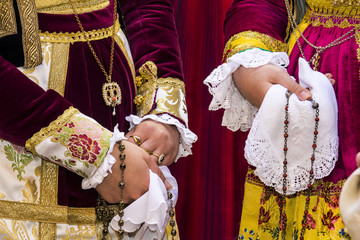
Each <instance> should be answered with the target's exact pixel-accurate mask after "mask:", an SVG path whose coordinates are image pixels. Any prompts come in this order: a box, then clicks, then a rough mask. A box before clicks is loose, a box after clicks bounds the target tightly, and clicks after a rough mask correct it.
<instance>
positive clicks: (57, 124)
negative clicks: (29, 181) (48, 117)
mask: <svg viewBox="0 0 360 240" xmlns="http://www.w3.org/2000/svg"><path fill="white" fill-rule="evenodd" d="M78 113H79V110H77V109H76V108H73V107H70V108H69V109H67V110H65V111H64V113H63V114H62V115H60V116H59V117H58V118H57V119H56V120H55V121H53V122H51V123H50V125H49V126H47V127H44V128H42V129H41V130H40V131H39V132H37V133H35V134H34V135H33V136H32V137H31V138H30V139H28V140H27V141H26V144H25V148H26V149H27V150H28V151H30V152H32V153H33V154H34V155H36V150H35V147H36V145H38V144H39V143H41V142H42V141H44V140H45V139H46V138H48V137H50V136H52V135H53V134H54V132H56V131H57V130H58V129H59V128H61V126H63V125H64V124H65V123H66V122H67V121H69V120H70V119H71V118H72V117H73V116H74V115H76V114H78Z"/></svg>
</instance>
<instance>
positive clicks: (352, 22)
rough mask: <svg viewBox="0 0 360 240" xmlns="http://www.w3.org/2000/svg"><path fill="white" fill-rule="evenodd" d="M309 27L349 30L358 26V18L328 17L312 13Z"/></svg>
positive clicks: (359, 22) (327, 15)
mask: <svg viewBox="0 0 360 240" xmlns="http://www.w3.org/2000/svg"><path fill="white" fill-rule="evenodd" d="M311 21H312V23H311V25H312V26H314V27H319V26H323V27H325V28H333V27H338V28H342V29H344V28H349V27H354V26H359V24H360V16H350V17H346V16H341V15H330V14H321V13H312V16H311Z"/></svg>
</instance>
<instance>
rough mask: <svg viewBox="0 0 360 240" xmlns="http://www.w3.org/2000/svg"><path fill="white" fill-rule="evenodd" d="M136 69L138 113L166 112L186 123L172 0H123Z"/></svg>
mask: <svg viewBox="0 0 360 240" xmlns="http://www.w3.org/2000/svg"><path fill="white" fill-rule="evenodd" d="M120 6H121V11H122V13H123V15H124V22H125V26H126V31H127V35H128V40H129V44H130V48H131V52H132V56H133V60H134V63H135V68H136V72H137V78H136V85H137V87H138V91H137V93H138V95H137V97H136V98H135V104H136V105H137V110H138V115H139V116H140V117H143V116H144V115H147V114H163V113H167V114H169V115H171V116H173V117H175V118H177V119H178V120H180V121H181V122H182V123H185V124H186V123H187V111H186V104H185V86H184V83H183V81H182V80H183V72H182V62H181V56H180V47H179V40H178V35H177V32H176V28H175V20H174V15H173V7H172V4H171V2H170V0H160V1H159V0H120Z"/></svg>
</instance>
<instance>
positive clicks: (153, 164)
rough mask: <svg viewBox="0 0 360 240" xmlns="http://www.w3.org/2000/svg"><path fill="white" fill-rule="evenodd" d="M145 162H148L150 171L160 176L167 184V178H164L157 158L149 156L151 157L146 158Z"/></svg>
mask: <svg viewBox="0 0 360 240" xmlns="http://www.w3.org/2000/svg"><path fill="white" fill-rule="evenodd" d="M145 161H146V163H147V165H148V167H149V169H150V170H151V171H152V172H153V173H155V174H156V175H158V176H159V177H160V178H161V180H162V181H163V182H164V183H165V176H164V174H163V172H162V171H161V170H160V168H159V166H158V165H157V164H156V161H157V157H155V156H149V157H147V158H145Z"/></svg>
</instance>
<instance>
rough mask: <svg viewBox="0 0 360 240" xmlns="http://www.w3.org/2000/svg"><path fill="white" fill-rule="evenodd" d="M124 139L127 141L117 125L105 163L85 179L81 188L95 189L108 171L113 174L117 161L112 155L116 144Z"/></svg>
mask: <svg viewBox="0 0 360 240" xmlns="http://www.w3.org/2000/svg"><path fill="white" fill-rule="evenodd" d="M123 139H126V138H125V136H124V133H123V132H120V131H119V129H118V125H116V126H115V128H114V134H113V136H112V137H111V138H110V147H109V151H108V152H107V154H106V157H105V159H104V161H103V162H102V164H101V165H100V167H99V168H98V169H97V170H96V172H95V173H94V174H93V175H92V176H90V177H88V178H85V179H84V180H83V181H82V185H81V187H82V188H83V189H90V188H95V187H96V186H97V185H99V184H100V183H102V181H103V180H104V178H105V177H106V176H107V175H108V171H109V172H110V173H111V168H112V166H113V165H114V163H115V162H116V159H115V158H114V157H113V156H112V155H111V153H112V151H113V149H114V145H115V143H116V142H117V141H120V140H123Z"/></svg>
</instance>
